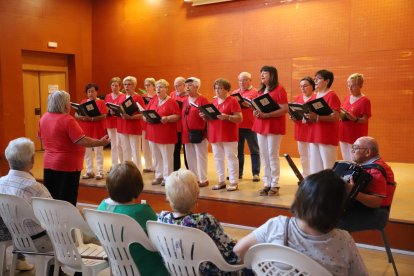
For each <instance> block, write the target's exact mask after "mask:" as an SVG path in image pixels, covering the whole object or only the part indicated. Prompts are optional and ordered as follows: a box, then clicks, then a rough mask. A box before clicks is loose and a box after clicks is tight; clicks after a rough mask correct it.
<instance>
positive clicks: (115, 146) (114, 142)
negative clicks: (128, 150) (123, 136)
mask: <svg viewBox="0 0 414 276" xmlns="http://www.w3.org/2000/svg"><path fill="white" fill-rule="evenodd" d="M107 130H108V136H109V139H111V161H112V166H113V165H116V164H119V163H120V162H122V161H124V159H123V157H122V156H123V155H122V147H121V142H120V138H119V133H117V132H116V128H107Z"/></svg>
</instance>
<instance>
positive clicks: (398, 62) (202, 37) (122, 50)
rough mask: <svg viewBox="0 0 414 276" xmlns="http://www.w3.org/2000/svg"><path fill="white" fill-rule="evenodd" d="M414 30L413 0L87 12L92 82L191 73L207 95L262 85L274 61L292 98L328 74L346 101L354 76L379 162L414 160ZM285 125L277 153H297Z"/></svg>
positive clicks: (108, 6)
mask: <svg viewBox="0 0 414 276" xmlns="http://www.w3.org/2000/svg"><path fill="white" fill-rule="evenodd" d="M109 18H111V19H110V20H108V19H109ZM114 18H116V20H114ZM114 21H116V24H114ZM413 29H414V5H413V4H412V1H410V0H397V1H391V0H379V1H376V0H367V1H358V0H306V1H293V2H292V3H285V4H281V3H280V1H263V0H244V1H232V2H227V3H221V4H213V5H205V6H197V7H192V6H191V4H185V3H183V2H182V1H144V0H134V1H132V0H118V1H110V0H100V1H94V5H93V31H92V32H93V50H94V51H93V52H94V54H93V68H94V74H93V77H94V80H95V81H97V82H98V83H100V82H102V83H104V84H105V85H107V82H108V80H109V79H110V77H112V76H113V75H114V74H115V75H121V76H125V75H127V74H132V75H135V76H136V77H137V78H138V80H139V83H142V81H143V79H144V78H145V77H147V76H154V77H155V78H165V79H167V80H168V81H170V82H172V81H173V80H174V78H175V77H176V76H180V75H183V76H185V77H189V76H197V77H199V78H201V80H202V91H203V93H204V94H206V95H207V96H208V97H212V96H213V91H212V89H211V83H212V81H213V80H214V79H215V78H217V77H219V76H223V77H226V78H228V79H229V80H230V81H231V82H232V84H233V86H236V85H237V75H238V73H239V72H240V71H250V72H251V73H252V74H253V77H254V84H255V85H256V86H258V81H259V73H258V71H259V69H260V67H261V66H262V65H264V64H270V65H275V66H276V67H277V68H278V69H279V73H280V82H281V84H282V85H284V86H285V88H286V90H287V92H288V96H289V98H290V99H292V98H293V96H294V95H296V94H298V93H299V92H300V91H299V89H298V81H299V80H300V79H301V78H302V77H304V76H307V75H311V76H313V75H314V73H315V72H316V71H317V70H319V69H323V68H326V69H329V70H332V71H333V72H334V74H335V82H334V85H333V89H334V90H335V91H337V93H338V94H339V96H340V98H341V99H343V98H344V97H345V95H346V94H347V93H348V91H347V89H346V86H345V85H346V79H347V77H348V76H349V75H350V74H351V73H354V72H360V73H363V74H365V76H366V82H365V86H364V88H363V91H364V92H365V93H366V94H367V95H368V96H369V97H370V98H371V101H372V105H373V118H372V120H371V121H370V134H371V135H372V136H374V137H376V138H378V140H379V141H380V145H381V152H382V154H383V156H384V157H385V159H387V160H390V161H400V162H414V156H413V155H412V154H406V153H407V152H414V151H413V147H414V146H413V145H412V143H411V140H412V138H413V134H412V133H413V132H414V124H411V123H410V122H409V118H410V115H412V113H413V104H414V99H413V86H414V84H413V72H414V61H413V58H412V53H413V50H414V36H413V35H412V30H413ZM105 40H109V41H108V42H109V43H101V42H102V41H105ZM103 44H104V45H103ZM115 64H116V65H115ZM402 111H404V114H406V115H405V116H401V112H402ZM287 126H288V128H287V131H288V134H287V135H286V137H284V139H283V141H282V146H281V151H282V152H289V153H290V154H292V155H293V156H297V149H296V143H295V141H293V135H292V131H293V127H292V124H291V123H290V122H288V124H287ZM338 156H339V155H338Z"/></svg>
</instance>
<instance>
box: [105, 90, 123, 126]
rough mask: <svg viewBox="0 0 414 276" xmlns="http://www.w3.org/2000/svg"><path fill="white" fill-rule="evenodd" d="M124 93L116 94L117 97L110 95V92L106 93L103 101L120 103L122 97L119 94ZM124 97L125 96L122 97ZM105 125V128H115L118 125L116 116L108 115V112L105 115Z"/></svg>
mask: <svg viewBox="0 0 414 276" xmlns="http://www.w3.org/2000/svg"><path fill="white" fill-rule="evenodd" d="M122 95H124V94H122V93H119V94H118V97H116V98H115V99H114V98H113V97H112V93H108V94H106V96H105V102H106V103H113V104H117V105H120V104H121V101H120V99H121V98H122V97H121V96H122ZM124 99H125V98H124ZM106 127H107V128H117V127H118V117H116V116H110V115H109V114H108V116H107V117H106Z"/></svg>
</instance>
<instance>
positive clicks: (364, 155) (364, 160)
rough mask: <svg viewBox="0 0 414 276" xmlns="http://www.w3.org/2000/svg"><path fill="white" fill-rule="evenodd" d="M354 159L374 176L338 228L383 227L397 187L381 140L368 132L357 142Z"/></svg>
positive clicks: (353, 149)
mask: <svg viewBox="0 0 414 276" xmlns="http://www.w3.org/2000/svg"><path fill="white" fill-rule="evenodd" d="M352 160H353V161H354V162H355V163H357V164H358V165H360V166H362V168H364V170H366V171H367V172H368V173H369V174H370V175H371V176H372V180H371V182H370V183H369V184H368V185H367V187H366V188H365V189H364V190H363V191H360V192H359V193H358V194H357V195H356V196H355V202H354V203H353V204H352V205H351V206H350V207H348V208H347V210H346V211H345V213H344V215H343V217H342V219H341V221H340V222H339V224H338V228H341V229H345V230H348V231H350V232H353V231H362V230H368V229H382V228H384V227H385V225H386V223H387V221H388V215H389V210H390V207H391V202H392V198H393V195H394V191H395V181H394V173H393V171H392V170H391V168H390V166H388V164H386V163H385V162H384V160H383V159H382V158H381V157H380V155H379V146H378V142H377V141H376V140H375V139H374V138H372V137H369V136H363V137H360V138H358V139H357V140H356V141H355V142H354V144H353V145H352ZM349 185H352V184H349Z"/></svg>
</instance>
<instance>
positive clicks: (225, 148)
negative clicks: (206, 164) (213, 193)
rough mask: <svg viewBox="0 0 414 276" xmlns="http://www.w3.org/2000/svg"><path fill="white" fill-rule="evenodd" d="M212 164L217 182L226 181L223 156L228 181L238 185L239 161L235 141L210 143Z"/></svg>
mask: <svg viewBox="0 0 414 276" xmlns="http://www.w3.org/2000/svg"><path fill="white" fill-rule="evenodd" d="M211 147H212V149H213V156H214V164H215V165H216V170H217V175H218V181H219V182H224V181H225V180H226V175H225V173H226V169H225V168H226V165H225V161H224V156H225V157H226V159H227V165H228V171H229V180H230V183H231V184H237V183H239V159H238V158H237V141H236V142H221V143H212V144H211Z"/></svg>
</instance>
